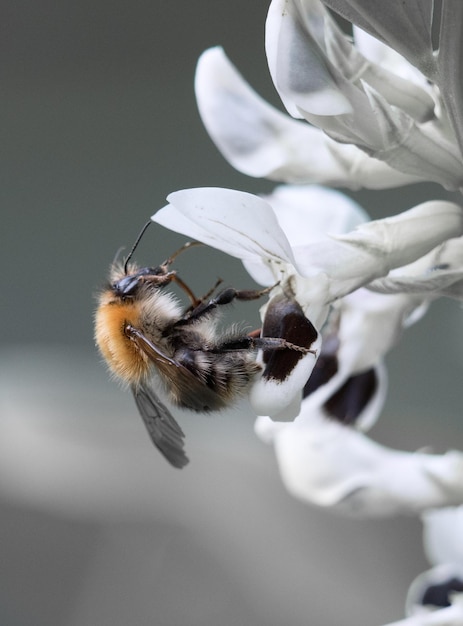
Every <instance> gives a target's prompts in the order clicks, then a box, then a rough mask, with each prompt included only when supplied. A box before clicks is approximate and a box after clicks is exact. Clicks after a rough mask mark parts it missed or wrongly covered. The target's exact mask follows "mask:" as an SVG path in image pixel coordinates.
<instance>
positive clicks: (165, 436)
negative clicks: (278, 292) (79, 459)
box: [95, 222, 316, 468]
mask: <svg viewBox="0 0 463 626" xmlns="http://www.w3.org/2000/svg"><path fill="white" fill-rule="evenodd" d="M150 223H151V222H148V223H147V224H146V225H145V226H144V228H143V230H142V231H141V233H140V235H139V236H138V238H137V240H136V241H135V244H134V246H133V247H132V250H131V251H130V253H129V255H128V256H127V258H126V259H125V262H124V263H123V264H119V263H117V262H115V263H113V265H112V266H111V270H110V275H109V282H108V284H107V286H106V288H104V289H103V290H102V291H101V293H100V295H99V298H98V307H97V310H96V314H95V341H96V344H97V346H98V348H99V351H100V353H101V354H102V356H103V357H104V359H105V360H106V363H107V365H108V367H109V369H110V371H111V372H112V374H113V375H114V376H115V377H116V378H118V379H119V380H120V381H122V382H123V383H125V384H127V385H128V386H129V387H130V388H131V390H132V393H133V396H134V399H135V403H136V405H137V407H138V411H139V413H140V415H141V417H142V418H143V421H144V423H145V426H146V428H147V430H148V433H149V435H150V437H151V440H152V441H153V443H154V445H155V446H156V447H157V448H158V449H159V451H160V452H161V453H162V454H163V455H164V457H165V458H166V459H167V461H169V462H170V463H171V464H172V465H173V466H174V467H177V468H182V467H184V466H185V465H186V464H187V463H188V457H187V456H186V454H185V451H184V437H185V435H184V433H183V431H182V429H181V428H180V426H179V425H178V423H177V422H176V420H175V419H174V417H173V416H172V414H171V412H170V410H169V408H168V407H167V406H166V405H165V404H164V403H163V402H162V401H161V400H160V398H159V395H158V393H157V392H156V388H155V385H154V382H155V379H157V381H158V384H159V383H160V384H161V387H162V389H163V390H164V392H165V394H166V397H167V400H168V401H169V403H170V404H172V405H174V406H177V407H180V408H183V409H189V410H191V411H196V412H211V411H220V410H221V409H223V408H225V407H228V406H230V405H232V404H233V403H234V402H235V401H236V400H237V399H238V398H239V397H241V396H243V395H244V394H245V393H246V390H247V389H248V388H249V386H250V384H251V382H252V381H253V379H254V378H255V376H256V375H257V374H258V373H259V372H260V371H261V366H260V365H259V364H258V363H257V362H256V352H257V350H258V349H262V350H264V354H271V353H273V352H275V351H280V352H282V353H286V354H287V353H290V354H291V355H292V354H294V355H296V356H297V358H296V360H297V359H298V358H300V357H301V356H302V355H304V354H306V353H307V352H312V353H313V352H314V351H313V350H310V344H311V342H312V341H313V339H314V338H313V336H312V335H311V336H310V338H309V339H308V340H307V341H304V342H302V345H296V344H295V343H292V342H290V341H288V340H287V339H285V338H284V337H279V336H276V337H261V336H259V331H255V332H252V333H250V334H244V333H243V332H239V331H238V330H237V329H236V327H231V328H229V329H228V330H225V331H222V330H220V329H219V328H218V318H219V310H220V307H223V306H226V305H228V304H231V303H232V302H233V301H234V300H255V299H258V298H260V297H262V296H263V295H265V294H267V293H269V292H270V291H271V289H272V288H273V287H269V288H265V289H261V290H237V289H234V288H232V287H229V288H226V289H222V290H221V291H218V293H216V295H215V296H213V294H214V292H216V290H217V287H218V285H219V284H220V282H221V281H217V283H216V285H214V287H213V288H212V289H210V290H209V292H208V293H207V294H205V295H204V296H203V297H201V298H197V297H196V296H195V295H194V294H193V292H192V290H191V289H190V288H189V287H188V285H186V284H185V283H184V282H183V280H182V279H181V278H180V277H179V276H178V274H177V272H176V271H175V270H172V269H171V265H172V263H173V262H174V260H175V259H176V258H177V257H178V255H179V254H180V253H182V252H184V251H185V250H187V249H188V248H190V247H192V246H193V245H197V243H198V242H190V243H187V244H185V245H184V246H182V248H180V250H178V251H177V252H176V253H175V254H173V255H172V256H171V257H169V258H168V259H167V260H166V261H164V262H163V263H161V265H158V266H156V267H138V266H137V265H135V264H134V263H132V262H131V259H132V256H133V253H134V251H135V249H136V247H137V246H138V243H139V242H140V239H141V237H142V236H143V234H144V232H145V231H146V229H147V228H148V226H149V224H150ZM171 283H175V284H177V285H178V286H179V287H180V288H181V289H183V291H184V292H185V293H186V295H187V296H188V298H189V300H190V305H189V306H187V307H186V308H185V307H184V306H182V304H181V302H180V300H179V299H178V298H176V297H175V296H174V295H173V294H172V293H171V292H170V291H168V290H167V289H166V288H167V287H168V286H169V285H171ZM301 315H302V317H303V318H304V320H306V318H305V316H304V314H303V313H302V310H301ZM301 315H300V316H299V317H301ZM306 321H307V322H308V320H306ZM308 323H309V324H310V322H308ZM272 327H275V323H273V324H272ZM315 336H316V331H315ZM293 361H294V359H293V360H292V362H293Z"/></svg>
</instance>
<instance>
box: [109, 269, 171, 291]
mask: <svg viewBox="0 0 463 626" xmlns="http://www.w3.org/2000/svg"><path fill="white" fill-rule="evenodd" d="M124 270H125V272H127V266H124ZM165 275H166V269H165V267H163V266H162V265H160V266H158V267H142V268H141V269H136V270H135V271H133V272H131V273H130V274H129V273H125V274H124V275H123V276H122V277H120V278H118V279H117V280H115V281H114V282H113V283H112V285H111V289H112V291H113V292H114V294H115V295H116V296H118V297H119V298H122V299H124V298H136V297H137V295H138V294H139V292H140V290H141V289H143V288H144V287H146V286H148V285H151V286H155V287H160V286H162V285H164V284H166V283H165V280H162V277H164V276H165Z"/></svg>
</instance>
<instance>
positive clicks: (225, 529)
mask: <svg viewBox="0 0 463 626" xmlns="http://www.w3.org/2000/svg"><path fill="white" fill-rule="evenodd" d="M266 10H267V2H263V1H260V2H254V3H250V2H248V1H247V0H235V1H234V2H225V1H224V0H218V1H216V2H208V1H205V0H194V1H191V0H190V1H187V0H183V2H182V1H180V2H168V1H167V0H157V1H156V2H152V1H150V2H148V1H147V0H133V1H132V2H122V1H119V0H112V1H111V2H109V1H108V0H101V1H99V2H94V1H90V0H70V1H68V2H62V3H57V2H51V1H50V0H42V2H33V1H31V0H18V1H16V2H14V3H6V4H3V6H2V12H1V13H2V15H1V24H2V26H1V35H0V111H1V143H0V158H1V167H0V171H1V185H0V196H1V210H2V217H3V220H2V229H1V246H0V255H1V257H2V262H1V267H2V272H1V293H2V305H1V311H2V313H1V324H0V342H1V353H0V411H1V414H0V624H1V625H2V626H29V625H31V624H33V625H34V626H51V625H52V626H54V625H55V624H56V625H59V626H89V625H93V624H95V625H98V626H106V625H108V626H109V625H111V626H126V625H127V624H130V625H137V626H145V625H148V624H150V625H155V626H178V625H182V626H196V625H197V626H217V625H218V624H220V625H221V626H239V625H246V626H248V625H251V624H252V626H281V625H282V624H290V625H291V626H299V625H301V626H302V625H305V624H314V625H317V626H319V625H320V626H324V625H329V626H331V625H333V624H341V623H342V624H343V625H344V626H369V625H372V624H381V623H385V622H387V621H392V620H393V619H399V618H400V617H401V616H402V614H403V602H404V599H405V593H406V590H407V587H408V585H409V583H410V582H411V580H412V579H413V578H414V576H415V575H416V574H417V573H419V572H420V571H422V570H423V569H425V568H426V567H427V563H426V561H425V559H424V556H423V554H422V546H421V527H420V523H419V520H415V519H393V520H385V521H379V522H370V521H362V522H359V521H353V520H346V519H343V518H340V517H337V516H335V515H333V514H331V513H330V512H325V511H320V510H318V509H315V508H311V507H308V506H306V505H304V504H302V503H300V502H298V501H296V500H294V499H292V498H291V497H290V496H289V495H288V494H287V493H286V492H285V490H284V489H283V487H282V485H281V483H280V479H279V476H278V473H277V469H276V463H275V459H274V455H273V451H272V450H271V448H268V447H266V446H265V445H264V444H262V443H261V442H260V441H258V440H257V438H256V437H255V436H254V434H253V424H252V419H251V418H250V416H249V415H247V414H243V413H237V414H235V415H223V416H219V417H207V418H206V417H201V416H191V417H188V418H185V419H183V418H182V426H184V429H185V431H186V433H187V436H188V439H187V445H188V452H189V455H190V458H191V464H190V465H189V466H188V467H187V468H186V469H184V470H183V471H181V472H179V471H177V470H174V469H172V468H170V467H169V466H167V464H166V463H165V461H164V460H163V459H162V458H161V457H160V455H159V454H157V453H156V451H155V450H154V449H153V448H152V446H151V444H150V442H149V441H148V438H147V435H146V433H145V431H144V427H143V424H142V423H141V420H140V418H139V417H138V415H137V412H136V409H135V406H134V404H133V402H132V400H131V398H130V395H129V394H128V393H126V392H124V391H122V390H121V389H119V388H118V386H117V385H116V384H115V383H113V382H111V381H109V380H108V376H107V373H106V371H105V368H104V366H103V365H102V364H101V362H100V358H99V357H98V355H97V354H96V351H95V348H94V346H93V339H92V315H93V309H94V305H95V300H94V296H95V293H96V292H97V290H98V287H99V285H101V284H102V283H103V282H104V279H105V274H106V271H107V268H108V266H109V264H110V262H111V260H112V259H113V257H114V254H115V253H116V251H117V249H118V248H119V247H120V246H126V249H127V248H129V247H130V246H131V244H132V243H133V241H134V239H135V237H136V235H137V233H138V231H139V230H140V228H141V226H142V225H143V224H144V223H145V222H146V220H147V219H148V218H149V216H150V215H151V214H152V213H153V212H154V211H155V210H156V209H158V208H160V207H162V206H163V205H164V204H165V197H166V195H167V194H168V193H169V192H170V191H174V190H177V189H181V188H185V187H192V186H203V185H204V186H224V187H234V188H238V189H243V190H247V191H253V192H260V191H268V190H269V189H271V184H269V183H268V182H265V181H259V180H253V179H248V178H246V177H245V176H242V175H240V174H238V173H236V172H234V171H233V170H232V168H231V167H230V166H228V164H227V163H226V162H225V161H224V160H223V159H222V158H221V156H220V155H219V154H218V152H217V151H216V149H215V147H214V146H213V144H212V143H211V141H210V140H209V138H208V136H207V134H206V132H205V131H204V129H203V127H202V125H201V122H200V119H199V116H198V114H197V110H196V105H195V100H194V94H193V76H194V69H195V63H196V59H197V57H198V56H199V54H200V53H201V52H202V51H203V50H204V49H205V48H207V47H210V46H213V45H217V44H220V45H223V46H224V48H225V49H226V51H227V53H228V54H229V55H230V57H231V58H232V60H233V61H234V62H235V63H236V64H237V66H238V67H239V68H240V69H241V70H242V72H243V74H244V75H245V77H246V78H247V79H248V80H249V81H250V82H251V83H252V84H253V85H254V86H255V87H256V89H257V90H258V91H259V92H260V93H261V94H262V95H264V96H265V97H267V98H268V99H270V100H271V101H272V102H273V103H277V98H276V96H275V94H274V92H273V88H272V85H271V82H270V79H269V77H268V73H267V69H266V63H265V55H264V49H263V35H264V20H265V14H266ZM352 195H353V196H354V197H355V198H356V199H357V200H358V201H360V202H361V203H362V205H363V206H364V207H365V208H366V209H367V210H368V211H369V212H370V214H371V215H372V216H373V217H379V216H384V215H386V214H392V213H397V212H399V211H401V210H403V209H406V208H409V207H410V206H412V205H413V204H416V203H417V202H421V201H423V200H425V199H431V198H437V197H445V196H444V193H443V191H442V190H441V189H440V188H439V187H437V186H432V185H423V186H416V187H410V188H405V189H400V190H395V191H387V192H381V193H367V192H360V193H357V194H352ZM320 210H323V207H320ZM183 241H184V240H183V239H182V238H181V237H179V236H176V235H173V234H171V233H168V232H166V231H163V230H162V229H161V228H160V227H157V226H153V227H152V228H151V229H150V230H149V231H148V232H147V234H146V236H145V238H144V240H143V242H142V244H141V245H140V248H139V251H138V252H137V258H138V259H139V260H140V262H141V263H146V264H153V263H154V264H156V263H159V262H161V261H162V260H164V259H165V258H166V257H167V256H168V255H169V254H170V253H171V252H173V250H175V249H176V248H177V247H179V245H181V243H183ZM177 266H178V268H179V269H180V271H181V275H182V277H183V278H184V279H185V280H186V282H188V283H191V285H192V286H193V287H194V288H195V289H197V290H198V291H201V290H203V291H205V290H206V289H207V288H208V287H209V286H210V285H211V284H212V283H213V282H214V281H215V280H216V278H217V276H218V275H220V276H221V277H222V278H224V279H226V282H227V283H229V284H234V285H239V286H240V287H247V286H252V283H251V282H250V279H249V278H248V277H247V276H246V274H245V272H244V271H243V270H242V269H241V267H240V265H239V263H238V262H237V261H234V260H231V259H226V258H224V257H222V256H221V255H220V253H218V252H214V251H210V250H206V249H199V248H198V249H195V250H192V251H191V252H189V253H188V258H187V257H186V256H185V257H181V258H179V260H178V264H177ZM243 306H244V308H243ZM250 309H252V307H250V306H249V305H247V306H246V305H237V306H236V307H235V308H234V313H235V315H238V317H240V318H245V317H247V319H249V321H250V323H253V321H254V319H253V317H252V314H251V312H250ZM254 315H255V313H254ZM460 329H461V311H460V309H459V308H458V306H457V305H456V304H454V303H450V302H439V303H437V304H436V305H434V306H433V308H432V310H431V311H430V313H429V314H428V316H427V317H426V318H425V319H424V320H423V321H422V322H421V323H420V324H419V325H417V326H416V327H413V328H412V329H410V330H409V331H408V332H407V334H406V336H405V337H404V340H403V341H402V343H401V344H400V346H398V348H397V349H396V350H395V351H394V352H393V353H392V354H391V355H390V358H389V361H388V362H389V367H390V395H389V399H388V402H387V405H386V409H385V411H384V414H383V416H382V418H381V419H380V421H379V423H378V424H377V425H376V426H375V428H374V429H373V431H372V432H371V436H372V437H374V438H375V439H376V440H378V441H380V442H382V443H384V444H386V445H390V446H393V447H398V448H402V449H407V450H414V449H418V448H421V447H424V446H428V445H433V446H434V449H435V450H437V451H443V450H445V449H447V448H452V447H456V448H458V447H459V448H461V447H462V446H463V441H462V439H463V438H462V435H461V428H460V427H459V418H460V404H461V402H460V400H461V393H462V392H461V384H460V380H461V367H462V356H461V355H462V348H463V346H462V339H461V337H462V334H461V330H460Z"/></svg>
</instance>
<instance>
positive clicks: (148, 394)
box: [132, 385, 189, 469]
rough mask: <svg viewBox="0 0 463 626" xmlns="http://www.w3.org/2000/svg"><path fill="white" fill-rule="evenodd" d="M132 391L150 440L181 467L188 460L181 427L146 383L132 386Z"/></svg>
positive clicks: (171, 462)
mask: <svg viewBox="0 0 463 626" xmlns="http://www.w3.org/2000/svg"><path fill="white" fill-rule="evenodd" d="M132 391H133V395H134V398H135V402H136V404H137V407H138V410H139V412H140V415H141V416H142V418H143V421H144V422H145V426H146V428H147V430H148V433H149V436H150V437H151V440H152V442H153V443H154V445H155V446H156V448H157V449H158V450H159V451H160V452H161V454H163V455H164V457H165V458H166V459H167V460H168V461H169V463H170V464H171V465H173V466H174V467H177V468H179V469H181V468H182V467H184V466H185V465H186V464H187V463H188V461H189V459H188V457H187V456H186V454H185V452H184V449H183V447H184V446H183V439H184V437H185V435H184V433H183V431H182V429H181V428H180V426H179V425H178V424H177V422H176V421H175V419H174V418H173V417H172V415H171V413H170V411H169V409H168V408H167V407H166V406H165V405H164V404H163V403H162V402H161V401H160V399H159V398H158V397H157V395H156V394H155V393H154V391H153V390H152V389H150V388H149V387H148V386H147V385H141V386H139V387H134V388H133V389H132Z"/></svg>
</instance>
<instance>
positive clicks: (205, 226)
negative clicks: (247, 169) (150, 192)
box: [151, 187, 294, 263]
mask: <svg viewBox="0 0 463 626" xmlns="http://www.w3.org/2000/svg"><path fill="white" fill-rule="evenodd" d="M167 200H168V201H169V203H170V204H168V205H167V206H165V207H164V208H162V209H160V210H159V211H158V212H157V213H155V214H154V215H153V216H152V218H151V219H152V220H153V221H155V222H157V223H158V224H161V225H162V226H165V227H166V228H170V229H171V230H173V231H175V232H179V233H182V234H184V235H187V236H189V237H193V238H195V239H197V240H198V241H202V242H203V243H205V244H207V245H209V246H212V247H213V248H217V249H218V250H221V251H223V252H225V253H227V254H230V255H231V256H235V257H237V258H239V259H249V260H251V261H256V260H259V259H262V258H263V259H271V260H273V261H275V262H280V263H294V257H293V253H292V251H291V247H290V245H289V243H288V240H287V238H286V236H285V234H284V232H283V231H282V229H281V228H280V226H279V224H278V222H277V219H276V217H275V214H274V213H273V210H272V207H271V206H270V205H269V204H268V203H267V202H265V200H263V199H262V198H259V197H257V196H254V195H252V194H250V193H246V192H244V191H235V190H233V189H222V188H216V187H200V188H195V189H183V190H182V191H176V192H174V193H171V194H170V195H169V196H168V197H167Z"/></svg>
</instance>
